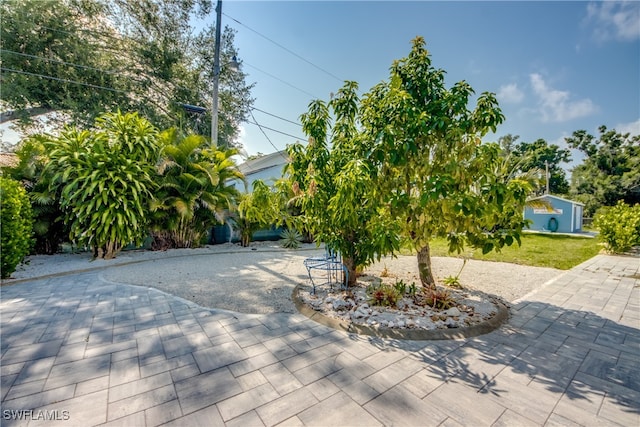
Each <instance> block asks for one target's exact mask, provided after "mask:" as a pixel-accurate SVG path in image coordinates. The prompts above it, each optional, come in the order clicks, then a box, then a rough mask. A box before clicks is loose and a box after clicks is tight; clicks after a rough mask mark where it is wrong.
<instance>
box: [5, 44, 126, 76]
mask: <svg viewBox="0 0 640 427" xmlns="http://www.w3.org/2000/svg"><path fill="white" fill-rule="evenodd" d="M0 52H4V53H11V54H14V55H18V56H24V57H26V58H33V59H41V60H43V61H49V62H56V63H58V64H64V65H70V66H72V67H78V68H84V69H85V70H93V71H99V72H101V73H104V74H118V73H119V71H109V70H103V69H101V68H95V67H89V66H87V65H80V64H74V63H72V62H66V61H62V60H59V59H53V58H45V57H43V56H36V55H30V54H28V53H20V52H14V51H13V50H7V49H0Z"/></svg>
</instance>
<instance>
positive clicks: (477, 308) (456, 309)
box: [294, 275, 507, 339]
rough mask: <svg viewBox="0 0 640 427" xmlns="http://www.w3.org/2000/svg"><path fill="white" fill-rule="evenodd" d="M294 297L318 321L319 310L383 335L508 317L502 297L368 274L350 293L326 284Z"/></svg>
mask: <svg viewBox="0 0 640 427" xmlns="http://www.w3.org/2000/svg"><path fill="white" fill-rule="evenodd" d="M294 294H295V291H294ZM294 296H295V297H296V298H297V300H298V301H299V302H300V303H301V304H303V305H304V306H306V307H307V308H308V309H307V310H306V313H305V314H307V315H309V317H312V318H314V319H315V318H316V316H314V314H311V315H310V313H312V312H315V313H319V314H321V315H322V316H323V317H324V318H329V319H334V320H336V321H337V322H338V323H340V324H342V325H349V326H348V329H353V328H352V327H351V326H355V327H359V326H362V327H364V328H366V329H367V330H370V331H371V332H372V334H377V333H376V332H381V333H382V335H385V333H384V332H385V331H389V330H413V331H437V330H461V329H464V328H472V327H475V326H478V325H481V324H483V323H486V322H488V321H490V320H492V319H493V318H495V317H496V316H498V315H499V313H500V314H501V315H502V317H505V318H506V315H505V314H506V305H507V304H506V303H505V302H504V301H502V300H501V299H500V298H498V297H496V296H493V295H488V294H485V293H483V292H480V291H475V290H469V289H453V288H449V287H441V286H438V287H437V288H436V289H435V290H429V289H425V288H423V287H422V286H421V285H419V284H416V283H415V282H411V283H407V282H405V281H403V280H398V279H389V278H380V277H376V276H370V275H367V276H362V277H360V278H359V280H358V281H357V283H356V285H355V286H351V287H350V288H349V289H348V290H341V289H336V288H335V287H334V288H333V289H331V288H330V287H329V286H328V285H323V286H317V287H316V293H315V294H314V293H313V292H312V290H311V288H310V287H299V288H298V289H297V295H294ZM301 311H302V310H301ZM502 320H504V319H501V321H502ZM501 321H500V322H501ZM500 322H497V323H496V326H498V325H499V323H500ZM485 332H488V330H487V331H485ZM481 333H484V332H481ZM474 335H475V334H474ZM427 339H428V338H427Z"/></svg>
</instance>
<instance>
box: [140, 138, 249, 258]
mask: <svg viewBox="0 0 640 427" xmlns="http://www.w3.org/2000/svg"><path fill="white" fill-rule="evenodd" d="M161 141H162V145H163V148H162V155H161V160H160V163H159V165H158V168H157V171H158V175H159V190H158V192H157V193H156V197H155V198H154V199H153V200H152V202H151V210H152V211H153V212H154V217H153V218H152V221H153V227H152V229H153V235H154V240H155V241H156V244H160V243H161V244H160V246H161V247H164V248H166V247H176V248H188V247H193V246H198V245H199V244H200V241H201V239H202V236H203V235H204V234H205V232H206V230H207V228H208V227H210V226H211V225H212V224H213V223H216V222H221V221H222V218H223V215H224V212H226V211H228V210H230V209H232V208H233V207H234V206H235V203H236V198H237V196H238V191H237V190H236V189H235V187H234V186H233V185H232V184H231V181H233V180H236V179H243V178H244V177H243V175H242V174H241V173H240V171H239V170H238V169H237V168H236V165H235V162H234V161H233V159H232V158H231V157H232V156H234V155H236V154H237V153H238V152H237V150H236V149H228V150H224V151H221V150H218V149H216V148H211V147H209V145H208V141H207V140H206V139H205V138H204V137H203V136H201V135H193V134H192V135H187V136H184V135H183V134H182V133H180V132H179V131H178V130H177V129H175V128H173V129H169V130H167V131H165V132H163V134H162V135H161ZM162 242H164V243H162Z"/></svg>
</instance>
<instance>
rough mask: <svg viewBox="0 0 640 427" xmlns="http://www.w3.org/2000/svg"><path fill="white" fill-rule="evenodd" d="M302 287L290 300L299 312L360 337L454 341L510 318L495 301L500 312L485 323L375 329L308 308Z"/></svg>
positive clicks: (507, 310) (492, 328) (295, 291)
mask: <svg viewBox="0 0 640 427" xmlns="http://www.w3.org/2000/svg"><path fill="white" fill-rule="evenodd" d="M300 287H301V285H300V284H298V285H297V286H296V287H295V288H294V289H293V292H292V293H291V300H292V301H293V303H294V305H295V306H296V309H297V310H298V311H299V312H300V313H301V314H303V315H305V316H307V317H308V318H309V319H311V320H313V321H314V322H318V323H320V324H321V325H325V326H328V327H330V328H333V329H336V330H339V331H344V332H348V333H356V334H360V335H370V336H374V337H378V338H391V339H399V340H411V341H431V340H454V339H461V338H471V337H477V336H478V335H484V334H488V333H489V332H491V331H494V330H496V329H498V328H499V327H500V326H502V325H503V324H504V323H505V322H506V321H507V319H509V308H508V307H507V306H506V305H504V304H502V303H500V302H498V301H494V304H495V305H496V308H497V313H496V315H495V316H493V317H492V318H491V319H488V320H486V321H484V322H481V323H478V324H475V325H471V326H467V327H464V328H448V329H431V330H427V329H402V328H401V329H391V328H373V327H371V326H367V325H356V324H353V323H351V322H348V321H345V320H341V319H335V318H333V317H329V316H327V315H325V314H323V313H321V312H319V311H316V310H314V309H313V308H311V307H309V306H308V305H307V304H305V302H304V301H303V300H302V298H301V297H300V294H299V291H300Z"/></svg>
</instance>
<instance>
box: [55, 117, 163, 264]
mask: <svg viewBox="0 0 640 427" xmlns="http://www.w3.org/2000/svg"><path fill="white" fill-rule="evenodd" d="M157 138H158V131H157V130H156V128H155V127H154V126H153V125H152V124H151V123H150V122H149V121H148V120H146V119H144V118H142V117H139V116H138V114H137V113H128V114H123V113H120V112H117V113H107V114H104V115H103V116H101V117H100V118H98V119H97V120H96V125H95V129H93V130H91V131H88V130H79V129H77V128H74V127H69V128H66V129H65V130H64V131H63V132H62V133H61V134H60V136H58V137H55V138H51V139H50V140H49V141H47V142H46V143H45V147H46V148H47V150H48V155H49V159H50V161H49V163H48V164H47V166H46V168H45V173H50V174H51V185H50V189H51V191H53V192H59V194H60V206H61V208H62V210H63V211H64V213H65V222H66V223H67V225H68V226H69V227H70V235H69V237H70V239H71V240H72V241H73V242H74V243H75V244H77V245H79V246H87V247H91V248H92V249H93V251H94V256H95V257H97V258H105V259H110V258H113V257H114V256H115V255H116V254H117V253H118V252H119V251H120V250H121V249H122V248H123V247H124V246H127V245H128V244H130V243H134V244H137V245H140V244H142V241H143V239H144V238H145V237H146V235H147V232H148V229H147V226H148V217H149V202H150V200H151V198H152V195H153V191H154V190H155V188H156V183H155V181H154V177H155V175H156V171H155V166H156V163H157V161H158V155H159V147H158V144H157Z"/></svg>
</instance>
